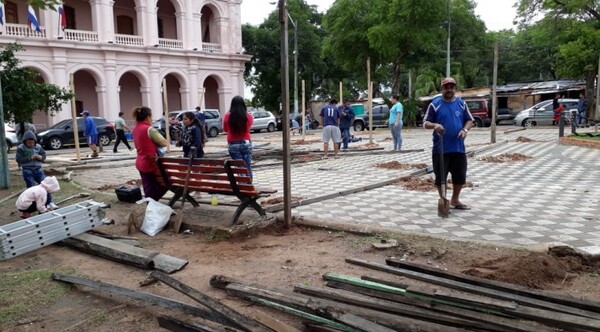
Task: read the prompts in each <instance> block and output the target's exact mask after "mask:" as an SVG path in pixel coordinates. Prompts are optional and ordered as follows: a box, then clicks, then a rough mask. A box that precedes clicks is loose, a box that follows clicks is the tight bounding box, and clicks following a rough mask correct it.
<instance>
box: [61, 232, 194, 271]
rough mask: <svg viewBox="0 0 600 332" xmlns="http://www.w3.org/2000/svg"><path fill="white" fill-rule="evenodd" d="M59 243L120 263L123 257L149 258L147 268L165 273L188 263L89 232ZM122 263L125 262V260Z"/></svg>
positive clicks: (179, 268)
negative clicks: (149, 262)
mask: <svg viewBox="0 0 600 332" xmlns="http://www.w3.org/2000/svg"><path fill="white" fill-rule="evenodd" d="M61 243H64V244H66V245H67V246H69V247H72V248H75V249H79V250H82V251H84V252H87V253H90V254H92V255H96V256H100V257H104V258H108V259H110V260H114V261H117V262H121V263H123V261H122V259H123V257H129V256H133V257H140V258H142V259H144V261H146V260H150V261H151V262H152V266H151V267H150V268H149V269H156V270H159V271H163V272H166V273H173V272H176V271H179V270H181V269H182V268H184V267H185V266H186V265H187V263H188V262H187V261H186V260H183V259H180V258H177V257H173V256H169V255H166V254H162V253H159V252H154V251H149V250H146V249H143V248H138V247H134V246H132V245H128V244H125V243H120V242H117V241H113V240H109V239H104V238H101V237H99V236H95V235H91V234H80V235H78V236H75V237H72V238H69V239H66V240H63V241H61ZM80 248H81V249H80ZM124 263H125V264H127V262H124Z"/></svg>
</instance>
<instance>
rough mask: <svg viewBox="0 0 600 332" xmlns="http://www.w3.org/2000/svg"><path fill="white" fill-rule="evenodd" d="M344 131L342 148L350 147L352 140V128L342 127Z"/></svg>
mask: <svg viewBox="0 0 600 332" xmlns="http://www.w3.org/2000/svg"><path fill="white" fill-rule="evenodd" d="M340 130H341V131H342V149H347V148H348V141H350V128H340Z"/></svg>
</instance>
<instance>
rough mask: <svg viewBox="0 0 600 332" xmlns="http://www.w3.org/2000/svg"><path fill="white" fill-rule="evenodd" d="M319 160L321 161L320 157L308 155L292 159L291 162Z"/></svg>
mask: <svg viewBox="0 0 600 332" xmlns="http://www.w3.org/2000/svg"><path fill="white" fill-rule="evenodd" d="M320 159H321V156H318V155H314V154H309V155H304V156H298V157H293V158H292V160H294V161H313V160H320Z"/></svg>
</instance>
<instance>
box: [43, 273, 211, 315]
mask: <svg viewBox="0 0 600 332" xmlns="http://www.w3.org/2000/svg"><path fill="white" fill-rule="evenodd" d="M52 279H53V280H58V281H62V282H66V283H69V284H75V285H81V286H85V287H89V288H92V289H96V290H100V291H104V292H109V293H111V294H117V295H120V296H125V297H129V298H133V299H136V300H141V301H144V302H147V303H150V304H154V305H157V306H160V307H163V308H167V309H175V310H179V311H181V312H184V313H186V314H189V315H194V316H197V317H202V318H205V319H208V320H212V321H216V322H219V320H220V317H219V316H217V315H215V314H213V313H212V312H210V311H208V310H204V309H201V308H198V307H195V306H192V305H189V304H187V303H183V302H179V301H175V300H171V299H168V298H166V297H162V296H158V295H154V294H150V293H145V292H140V291H136V290H133V289H129V288H124V287H120V286H116V285H111V284H106V283H103V282H99V281H93V280H90V279H86V278H82V277H76V276H66V275H62V274H60V273H53V274H52Z"/></svg>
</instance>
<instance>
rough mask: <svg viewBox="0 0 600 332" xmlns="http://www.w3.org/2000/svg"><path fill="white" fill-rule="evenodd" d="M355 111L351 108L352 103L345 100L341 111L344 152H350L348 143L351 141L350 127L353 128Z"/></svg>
mask: <svg viewBox="0 0 600 332" xmlns="http://www.w3.org/2000/svg"><path fill="white" fill-rule="evenodd" d="M354 116H355V115H354V109H352V107H350V101H349V100H348V99H344V102H343V104H342V107H341V109H340V131H341V134H342V151H346V150H348V142H349V141H350V127H352V119H354Z"/></svg>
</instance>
